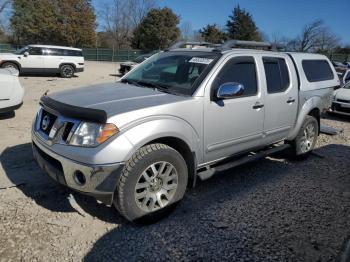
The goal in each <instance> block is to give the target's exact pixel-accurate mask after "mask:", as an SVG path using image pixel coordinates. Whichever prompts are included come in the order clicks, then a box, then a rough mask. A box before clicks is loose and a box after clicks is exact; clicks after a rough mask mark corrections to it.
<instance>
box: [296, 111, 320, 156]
mask: <svg viewBox="0 0 350 262" xmlns="http://www.w3.org/2000/svg"><path fill="white" fill-rule="evenodd" d="M318 130H319V127H318V121H317V119H316V118H314V117H313V116H309V115H308V116H306V117H305V120H304V123H303V125H302V126H301V128H300V131H299V133H298V135H297V137H296V138H295V139H294V140H293V141H291V144H292V150H293V152H292V153H293V156H295V157H298V158H305V157H307V156H309V155H310V153H311V152H312V150H313V149H314V147H315V145H316V142H317V137H318Z"/></svg>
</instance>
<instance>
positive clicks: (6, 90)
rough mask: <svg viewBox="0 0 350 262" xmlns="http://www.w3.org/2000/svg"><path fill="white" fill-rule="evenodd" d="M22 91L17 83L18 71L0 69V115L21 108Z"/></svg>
mask: <svg viewBox="0 0 350 262" xmlns="http://www.w3.org/2000/svg"><path fill="white" fill-rule="evenodd" d="M23 96H24V89H23V88H22V86H21V84H20V82H19V81H18V71H17V70H14V69H13V68H6V69H0V113H9V112H12V111H14V110H16V109H18V108H20V107H21V105H22V103H23Z"/></svg>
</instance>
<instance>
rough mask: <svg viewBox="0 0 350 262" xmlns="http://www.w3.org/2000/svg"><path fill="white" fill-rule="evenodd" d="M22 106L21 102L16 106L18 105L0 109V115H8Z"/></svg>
mask: <svg viewBox="0 0 350 262" xmlns="http://www.w3.org/2000/svg"><path fill="white" fill-rule="evenodd" d="M22 105H23V102H22V103H20V104H18V105H14V106H10V107H5V108H0V113H8V112H12V111H15V110H17V109H19V108H20V107H21V106H22Z"/></svg>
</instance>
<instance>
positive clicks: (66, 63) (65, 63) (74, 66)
mask: <svg viewBox="0 0 350 262" xmlns="http://www.w3.org/2000/svg"><path fill="white" fill-rule="evenodd" d="M64 65H70V66H73V68H74V71H75V70H76V69H77V67H76V65H75V64H74V63H71V62H63V63H61V64H60V65H59V66H58V68H59V69H61V67H62V66H64Z"/></svg>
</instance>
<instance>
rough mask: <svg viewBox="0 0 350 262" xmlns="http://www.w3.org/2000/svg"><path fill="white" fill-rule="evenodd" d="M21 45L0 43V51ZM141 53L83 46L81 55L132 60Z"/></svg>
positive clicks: (114, 59)
mask: <svg viewBox="0 0 350 262" xmlns="http://www.w3.org/2000/svg"><path fill="white" fill-rule="evenodd" d="M21 47H22V46H14V45H10V44H0V53H10V52H14V51H16V50H17V49H19V48H21ZM141 54H143V52H142V51H141V50H113V49H106V48H83V55H84V58H85V59H86V60H90V61H111V62H122V61H127V60H132V59H134V58H136V57H138V56H139V55H141Z"/></svg>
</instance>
